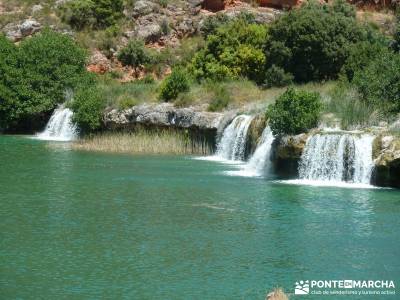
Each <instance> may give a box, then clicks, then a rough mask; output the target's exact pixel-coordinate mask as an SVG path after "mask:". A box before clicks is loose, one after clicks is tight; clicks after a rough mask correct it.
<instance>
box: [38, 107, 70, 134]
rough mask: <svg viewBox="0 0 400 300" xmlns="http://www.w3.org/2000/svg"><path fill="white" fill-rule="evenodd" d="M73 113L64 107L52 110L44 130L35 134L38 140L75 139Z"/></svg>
mask: <svg viewBox="0 0 400 300" xmlns="http://www.w3.org/2000/svg"><path fill="white" fill-rule="evenodd" d="M72 114H73V112H72V111H71V110H70V109H69V108H65V107H64V105H60V106H59V107H58V108H57V109H55V110H54V112H53V114H52V115H51V117H50V120H49V122H48V123H47V125H46V129H45V130H44V131H43V132H41V133H39V134H37V136H36V137H37V138H38V139H40V140H50V141H71V140H74V139H76V137H77V129H76V126H75V125H74V124H73V123H72Z"/></svg>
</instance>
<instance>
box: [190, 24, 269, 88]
mask: <svg viewBox="0 0 400 300" xmlns="http://www.w3.org/2000/svg"><path fill="white" fill-rule="evenodd" d="M266 39H267V28H266V27H265V26H264V25H258V24H252V23H249V22H248V21H246V19H243V18H240V19H238V20H234V21H231V22H229V23H227V24H226V25H225V26H222V27H219V28H218V29H217V31H216V32H215V34H211V35H209V36H208V37H207V41H206V45H205V47H204V49H203V50H201V51H199V52H198V53H197V54H196V55H195V56H194V58H193V60H192V61H191V64H190V66H189V70H190V72H191V73H192V74H193V75H194V77H195V78H196V79H198V80H200V79H207V78H209V79H213V80H223V79H226V78H232V79H237V78H239V77H248V78H249V79H251V80H255V81H257V82H261V81H262V76H263V71H264V65H265V61H266V58H265V55H264V51H263V48H264V46H265V41H266Z"/></svg>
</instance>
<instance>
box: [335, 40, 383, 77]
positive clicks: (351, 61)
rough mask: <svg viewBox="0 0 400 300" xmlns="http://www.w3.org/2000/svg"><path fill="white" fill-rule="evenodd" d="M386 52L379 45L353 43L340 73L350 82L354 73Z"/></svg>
mask: <svg viewBox="0 0 400 300" xmlns="http://www.w3.org/2000/svg"><path fill="white" fill-rule="evenodd" d="M387 51H388V49H387V48H385V47H383V46H382V45H381V44H379V43H371V42H365V41H364V42H359V43H355V44H353V45H352V46H351V47H350V48H349V56H348V58H347V60H346V63H345V64H344V65H343V68H342V73H343V74H344V75H345V76H346V78H347V80H348V81H352V80H353V77H354V73H356V72H357V71H361V70H363V69H364V68H365V67H366V66H368V64H369V63H371V61H373V60H374V59H376V58H377V57H378V56H380V55H383V53H384V52H387Z"/></svg>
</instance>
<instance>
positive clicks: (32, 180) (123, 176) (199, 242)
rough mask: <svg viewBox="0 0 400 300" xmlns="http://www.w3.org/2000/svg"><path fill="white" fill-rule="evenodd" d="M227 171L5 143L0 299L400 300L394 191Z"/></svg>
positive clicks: (1, 153)
mask: <svg viewBox="0 0 400 300" xmlns="http://www.w3.org/2000/svg"><path fill="white" fill-rule="evenodd" d="M232 168H233V167H232V166H229V165H226V164H220V163H217V162H213V161H202V160H194V159H191V158H190V157H165V156H129V155H113V154H99V153H88V152H76V151H71V150H70V149H69V148H68V145H67V144H63V143H54V142H53V143H49V142H43V141H37V140H32V139H29V138H26V137H6V136H3V137H0V203H1V206H0V219H1V241H0V243H1V244H0V245H1V247H0V298H1V299H265V295H266V293H267V291H270V290H271V289H272V288H274V287H277V286H279V287H283V288H284V289H285V291H287V292H288V293H293V292H294V284H295V282H296V281H298V280H305V279H318V280H333V279H360V280H370V279H371V280H380V279H385V280H394V281H395V283H396V284H397V285H398V286H399V287H397V286H396V288H397V290H396V292H397V295H396V296H392V297H387V298H389V299H400V296H399V295H400V191H399V190H394V189H349V188H335V187H313V186H302V185H287V184H282V183H278V182H275V181H273V180H270V181H268V180H267V179H264V178H245V177H235V176H227V175H226V174H224V171H228V170H231V169H232ZM309 298H312V299H324V298H325V297H316V298H315V297H313V296H309ZM326 298H327V299H328V297H326ZM291 299H292V298H291ZM294 299H297V298H296V297H294ZM298 299H307V297H302V298H298ZM329 299H385V298H382V297H378V298H374V296H369V297H367V296H364V297H362V296H359V297H358V296H336V297H330V298H329Z"/></svg>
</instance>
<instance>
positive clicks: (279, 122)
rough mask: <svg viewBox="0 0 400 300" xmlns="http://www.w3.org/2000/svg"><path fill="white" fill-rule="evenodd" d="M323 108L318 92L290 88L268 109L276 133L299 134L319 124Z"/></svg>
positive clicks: (268, 116) (273, 130) (270, 121)
mask: <svg viewBox="0 0 400 300" xmlns="http://www.w3.org/2000/svg"><path fill="white" fill-rule="evenodd" d="M321 108H322V103H321V97H320V95H319V94H318V93H310V92H307V91H304V90H297V91H296V90H295V89H293V88H289V89H287V90H286V92H285V93H283V94H282V95H281V96H280V97H279V98H278V99H276V102H275V104H273V105H271V106H270V107H269V108H268V110H267V118H269V125H270V126H271V130H272V132H273V133H274V134H275V135H284V134H299V133H302V132H307V131H308V130H309V129H311V128H313V127H316V126H317V125H318V120H319V117H320V112H321Z"/></svg>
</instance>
